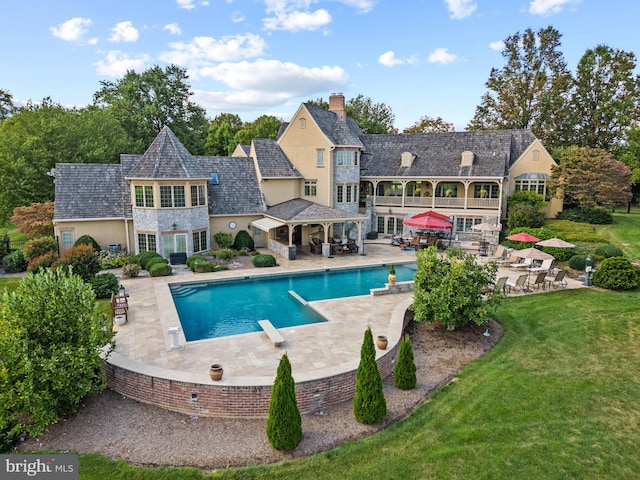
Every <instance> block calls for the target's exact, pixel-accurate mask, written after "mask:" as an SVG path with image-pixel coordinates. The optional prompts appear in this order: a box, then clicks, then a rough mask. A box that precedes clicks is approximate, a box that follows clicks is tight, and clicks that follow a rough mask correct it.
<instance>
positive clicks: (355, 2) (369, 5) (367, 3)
mask: <svg viewBox="0 0 640 480" xmlns="http://www.w3.org/2000/svg"><path fill="white" fill-rule="evenodd" d="M338 1H339V2H340V3H343V4H345V5H347V6H349V7H354V8H356V9H357V10H358V11H359V12H360V13H368V12H370V11H371V10H373V6H374V5H375V4H376V2H374V1H373V0H338Z"/></svg>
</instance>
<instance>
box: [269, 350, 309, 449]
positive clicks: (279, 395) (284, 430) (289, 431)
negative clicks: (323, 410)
mask: <svg viewBox="0 0 640 480" xmlns="http://www.w3.org/2000/svg"><path fill="white" fill-rule="evenodd" d="M295 387H296V384H295V382H294V380H293V377H292V376H291V363H289V357H287V354H286V353H285V354H284V355H283V356H282V358H281V359H280V365H278V372H277V374H276V380H275V382H274V384H273V389H272V390H271V402H270V403H269V417H268V418H267V439H268V440H269V443H270V444H271V446H272V447H273V448H275V449H277V450H293V449H294V448H295V447H296V445H298V443H300V440H301V439H302V417H301V416H300V410H298V402H297V401H296V388H295Z"/></svg>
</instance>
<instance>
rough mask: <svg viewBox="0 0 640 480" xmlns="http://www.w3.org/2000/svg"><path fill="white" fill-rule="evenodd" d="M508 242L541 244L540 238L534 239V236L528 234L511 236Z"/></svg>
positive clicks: (521, 233) (522, 233)
mask: <svg viewBox="0 0 640 480" xmlns="http://www.w3.org/2000/svg"><path fill="white" fill-rule="evenodd" d="M507 240H514V241H516V242H539V241H540V239H539V238H538V237H534V236H533V235H531V234H529V233H527V232H520V233H516V234H514V235H509V236H508V237H507Z"/></svg>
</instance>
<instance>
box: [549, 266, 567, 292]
mask: <svg viewBox="0 0 640 480" xmlns="http://www.w3.org/2000/svg"><path fill="white" fill-rule="evenodd" d="M566 274H567V273H566V272H565V271H564V270H558V273H556V275H555V276H554V277H546V278H545V279H544V281H545V283H547V284H548V285H549V287H553V288H559V287H562V288H565V287H566V286H567V281H566V280H565V278H564V277H565V276H566Z"/></svg>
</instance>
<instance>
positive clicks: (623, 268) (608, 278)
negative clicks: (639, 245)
mask: <svg viewBox="0 0 640 480" xmlns="http://www.w3.org/2000/svg"><path fill="white" fill-rule="evenodd" d="M592 281H593V284H594V285H596V286H597V287H601V288H606V289H607V290H635V289H636V288H638V286H640V277H638V273H637V272H636V270H635V269H634V268H633V265H632V264H631V262H630V261H629V260H627V259H626V258H624V257H611V258H605V259H604V260H603V261H602V263H601V264H600V266H599V267H598V268H596V270H595V272H593V278H592Z"/></svg>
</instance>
